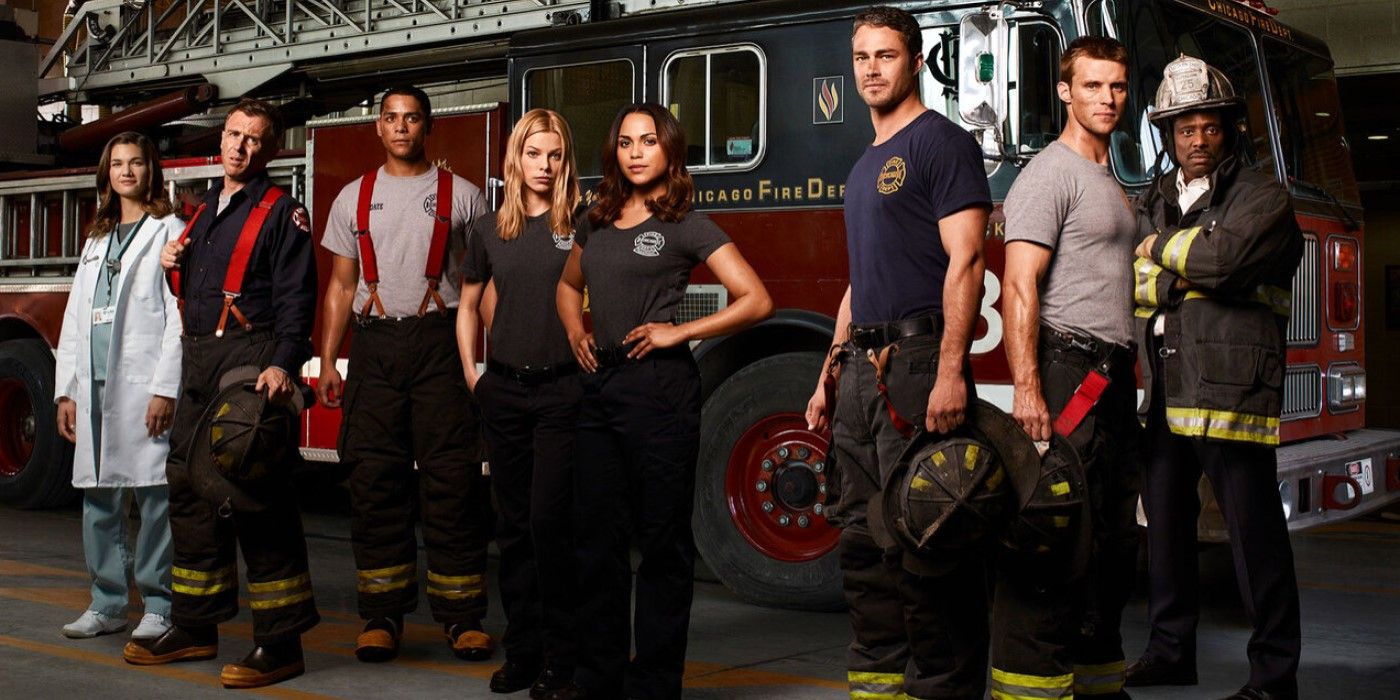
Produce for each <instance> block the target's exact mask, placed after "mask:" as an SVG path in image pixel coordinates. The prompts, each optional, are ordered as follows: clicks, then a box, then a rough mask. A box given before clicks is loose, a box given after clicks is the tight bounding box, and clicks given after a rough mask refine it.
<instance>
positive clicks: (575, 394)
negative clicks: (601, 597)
mask: <svg viewBox="0 0 1400 700" xmlns="http://www.w3.org/2000/svg"><path fill="white" fill-rule="evenodd" d="M475 394H476V399H477V402H478V403H479V404H480V406H481V423H482V432H483V434H484V435H485V437H486V445H487V448H488V450H489V454H490V458H491V491H492V493H493V494H494V495H495V497H496V547H497V549H498V550H499V551H500V554H501V561H500V573H499V578H498V583H499V591H500V596H501V604H502V605H503V606H504V607H505V611H506V632H505V635H504V636H502V638H501V645H502V646H503V647H505V651H506V658H507V659H509V660H511V661H519V662H522V663H525V664H527V665H534V664H537V663H539V662H540V661H547V662H548V665H549V667H550V668H553V669H555V670H560V671H563V672H565V673H566V674H567V673H568V672H570V671H571V670H572V669H573V666H574V639H573V619H574V617H573V605H572V603H573V598H574V596H575V591H576V590H577V583H576V580H575V573H576V571H577V566H578V564H577V561H576V560H575V558H574V541H573V526H574V523H573V493H574V488H573V478H574V477H573V467H574V431H575V427H576V425H577V423H578V412H579V402H580V401H581V399H582V397H583V385H582V384H581V383H580V377H579V375H578V373H577V370H576V369H575V370H573V372H572V373H570V374H568V375H566V376H561V377H541V378H540V379H538V380H532V379H531V378H529V377H526V376H523V375H518V374H508V373H507V372H503V371H495V370H488V371H487V372H486V373H485V374H483V375H481V378H480V379H479V380H477V383H476V391H475Z"/></svg>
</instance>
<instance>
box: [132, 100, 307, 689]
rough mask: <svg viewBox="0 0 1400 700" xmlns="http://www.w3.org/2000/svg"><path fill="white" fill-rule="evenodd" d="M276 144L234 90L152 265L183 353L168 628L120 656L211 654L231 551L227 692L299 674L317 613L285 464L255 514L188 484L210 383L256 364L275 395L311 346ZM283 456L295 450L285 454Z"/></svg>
mask: <svg viewBox="0 0 1400 700" xmlns="http://www.w3.org/2000/svg"><path fill="white" fill-rule="evenodd" d="M281 143H282V118H281V116H280V115H279V114H278V112H277V109H276V108H275V107H273V106H271V105H269V104H266V103H264V102H260V101H258V100H251V99H245V100H243V101H242V102H239V103H238V105H237V106H235V107H234V108H233V110H232V111H231V112H229V114H228V118H227V119H226V120H225V122H224V131H223V140H222V145H221V155H222V163H223V168H224V179H223V184H222V186H220V187H215V188H214V189H211V190H210V191H209V193H208V194H207V195H205V198H204V202H203V203H202V204H201V205H200V207H199V210H198V211H197V212H196V213H195V215H194V218H192V219H191V220H190V222H189V224H188V226H187V227H186V229H185V232H184V234H183V235H182V236H181V237H180V240H178V241H172V242H170V243H168V244H167V245H166V246H165V248H164V249H163V250H162V251H161V265H162V266H163V267H164V268H165V269H166V270H168V271H169V273H170V284H171V287H172V289H173V291H174V292H175V295H176V296H177V297H178V298H179V299H180V302H181V308H182V309H183V313H184V322H185V333H184V338H183V342H184V361H183V363H182V365H183V366H182V368H181V369H182V372H181V389H180V397H179V402H178V403H177V405H176V409H175V423H174V426H173V427H172V430H171V435H170V458H169V462H168V463H167V465H166V472H167V475H168V478H169V482H170V530H171V534H172V536H173V539H174V543H175V560H174V565H173V566H172V568H171V577H172V586H171V590H172V593H173V595H172V601H171V602H172V609H171V621H172V622H174V626H173V627H171V628H170V630H169V631H167V632H166V633H165V634H163V635H161V636H160V637H156V638H155V639H151V640H133V641H132V642H131V643H129V644H127V645H126V648H125V649H124V650H123V657H124V658H125V659H126V660H127V661H128V662H130V663H133V664H137V665H154V664H165V663H170V662H174V661H197V660H204V659H212V658H214V657H215V656H216V655H217V654H218V624H219V623H221V622H224V621H227V620H229V619H231V618H233V617H234V615H236V614H237V612H238V571H237V566H236V563H235V555H234V546H235V544H237V546H238V547H239V548H240V549H241V550H242V552H243V561H244V564H245V565H246V568H247V577H248V587H247V589H246V590H245V591H244V593H245V595H246V597H247V599H248V606H249V607H250V608H252V611H253V642H254V644H255V647H254V649H253V651H252V652H251V653H249V654H248V655H247V656H246V657H245V658H244V659H243V660H242V661H241V662H240V663H237V664H229V665H227V666H225V667H224V669H223V673H222V676H221V679H222V681H223V683H224V685H225V686H226V687H236V688H255V687H260V686H265V685H269V684H272V683H277V682H279V681H282V680H286V679H287V678H291V677H293V676H296V675H299V674H301V673H302V671H303V670H304V664H303V661H302V650H301V635H302V633H304V632H306V631H307V630H309V629H311V627H312V626H314V625H315V624H316V623H317V622H318V621H319V620H320V617H319V616H318V615H317V613H316V603H315V601H314V600H313V598H312V596H311V576H310V573H309V572H308V570H307V564H306V540H305V538H304V536H303V535H302V527H301V515H300V514H299V513H298V511H297V503H296V499H295V496H294V494H293V492H292V490H291V489H290V481H289V480H288V477H289V475H290V471H291V468H292V466H293V465H292V464H289V463H286V462H283V463H281V464H277V465H274V466H273V468H271V469H270V470H269V471H270V472H271V473H272V476H271V477H270V479H272V480H274V481H275V482H276V483H277V485H278V487H277V488H271V489H267V491H268V492H270V493H271V494H272V495H269V496H268V497H267V498H266V502H265V503H263V504H262V505H263V506H264V507H263V508H262V509H261V510H257V511H256V512H245V511H240V510H238V509H236V508H233V507H231V506H230V504H229V503H227V502H225V503H224V504H222V505H218V504H214V503H211V502H209V501H206V500H204V499H203V498H201V497H200V496H199V495H197V494H196V493H195V491H194V489H193V488H192V487H191V476H190V465H189V460H190V455H191V454H192V453H191V450H198V449H210V446H209V445H199V444H193V437H194V434H195V428H196V424H197V423H198V422H199V420H200V417H201V416H202V415H203V414H204V413H205V408H206V406H207V404H208V403H209V402H210V401H211V399H213V398H214V396H215V394H217V393H218V392H219V382H220V378H221V377H222V376H223V375H224V373H225V372H226V371H228V370H229V369H231V368H234V367H237V366H241V365H256V366H257V367H258V368H261V373H260V374H259V375H258V378H257V384H256V390H257V391H259V392H266V393H267V396H268V398H269V399H270V400H271V401H273V402H276V403H286V402H287V401H289V400H290V399H291V397H292V394H293V392H294V391H296V384H297V379H296V378H297V376H298V374H299V372H300V370H301V365H302V364H303V363H304V362H306V360H307V359H308V358H309V357H310V355H311V342H310V338H311V327H312V321H313V319H314V317H315V313H316V259H315V252H314V248H313V245H312V240H311V226H310V222H309V220H308V218H307V215H306V209H304V208H303V207H302V205H301V203H300V202H298V201H296V200H295V199H293V198H292V197H291V196H290V195H288V194H287V193H286V192H284V191H283V190H282V189H281V188H279V187H277V186H276V185H274V184H273V183H272V180H271V179H270V178H269V177H268V175H267V163H268V161H270V160H272V158H273V156H274V155H276V153H277V150H278V148H279V146H280V145H281ZM289 452H290V454H291V455H293V458H295V456H296V454H297V453H296V450H295V449H292V450H290V451H289Z"/></svg>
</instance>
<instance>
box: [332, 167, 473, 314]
mask: <svg viewBox="0 0 1400 700" xmlns="http://www.w3.org/2000/svg"><path fill="white" fill-rule="evenodd" d="M378 176H379V169H378V168H375V169H374V170H371V171H369V172H367V173H365V174H364V176H363V177H361V178H360V194H359V199H358V200H357V202H356V206H355V228H356V230H355V237H356V239H357V241H358V243H359V248H360V275H361V277H362V278H363V279H364V281H365V286H366V287H368V288H369V299H366V300H365V305H364V308H362V309H360V315H361V316H368V315H369V313H370V310H371V308H373V309H374V310H376V311H378V312H379V315H380V316H387V315H388V314H386V313H385V312H384V304H383V302H381V301H380V299H379V261H378V258H376V257H375V254H374V239H373V238H372V237H371V236H370V232H369V207H370V200H372V199H373V197H374V181H375V179H377V178H378ZM451 229H452V173H450V172H448V171H446V170H444V169H442V168H438V171H437V209H436V211H435V212H434V216H433V239H432V243H431V244H430V245H429V247H428V260H427V263H426V265H425V266H424V270H423V276H424V277H426V278H427V280H428V289H427V291H426V292H424V294H423V303H422V304H419V306H418V315H419V316H422V315H423V314H425V313H427V311H428V302H429V301H432V302H434V303H436V304H437V307H438V311H440V312H445V311H447V304H446V303H445V302H443V300H442V295H440V294H438V281H439V280H440V279H441V278H442V268H443V261H444V260H445V259H446V257H447V234H448V233H449V232H450V231H451Z"/></svg>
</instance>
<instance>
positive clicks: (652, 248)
mask: <svg viewBox="0 0 1400 700" xmlns="http://www.w3.org/2000/svg"><path fill="white" fill-rule="evenodd" d="M632 243H633V245H634V246H635V247H634V248H632V252H633V253H636V254H637V255H640V256H642V257H645V258H654V257H656V256H658V255H660V254H661V249H662V248H664V247H666V237H665V236H663V235H661V234H659V233H657V232H655V231H647V232H646V233H643V234H642V235H640V236H637V238H636V240H634V241H632Z"/></svg>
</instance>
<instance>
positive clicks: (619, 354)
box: [593, 345, 690, 369]
mask: <svg viewBox="0 0 1400 700" xmlns="http://www.w3.org/2000/svg"><path fill="white" fill-rule="evenodd" d="M633 347H635V345H614V346H612V347H609V348H603V347H598V348H593V356H594V357H596V358H598V368H599V369H611V368H613V367H621V366H623V365H626V364H631V363H633V362H637V361H638V360H637V359H635V358H631V357H628V356H627V353H629V352H632V348H633ZM689 354H690V348H689V346H686V345H681V346H678V347H674V348H658V349H655V350H652V351H651V352H649V353H647V356H646V357H643V358H641V359H643V360H651V359H666V358H675V357H685V356H687V355H689Z"/></svg>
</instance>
